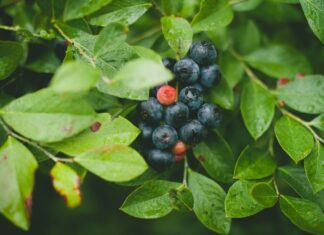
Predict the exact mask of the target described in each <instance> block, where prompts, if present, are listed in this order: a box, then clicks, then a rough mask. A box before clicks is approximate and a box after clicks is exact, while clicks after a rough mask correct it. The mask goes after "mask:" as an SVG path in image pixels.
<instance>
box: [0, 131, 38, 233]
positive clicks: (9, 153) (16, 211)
mask: <svg viewBox="0 0 324 235" xmlns="http://www.w3.org/2000/svg"><path fill="white" fill-rule="evenodd" d="M36 168H37V162H36V160H35V158H34V156H33V155H32V154H31V152H30V151H29V150H28V149H27V148H26V147H25V146H24V145H23V144H21V143H20V142H19V141H18V140H16V139H14V138H12V137H9V138H8V139H7V141H6V142H5V143H4V145H3V146H2V147H1V148H0V212H1V213H2V214H3V215H4V216H5V217H7V218H8V219H9V220H10V221H11V222H12V223H14V224H15V225H17V226H18V227H20V228H22V229H24V230H27V229H28V227H29V219H30V216H31V209H32V191H33V187H34V173H35V170H36Z"/></svg>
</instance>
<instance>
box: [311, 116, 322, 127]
mask: <svg viewBox="0 0 324 235" xmlns="http://www.w3.org/2000/svg"><path fill="white" fill-rule="evenodd" d="M310 124H311V125H312V126H314V127H316V128H318V129H319V130H321V131H324V114H322V115H319V116H318V117H316V118H314V119H313V120H312V121H311V122H310Z"/></svg>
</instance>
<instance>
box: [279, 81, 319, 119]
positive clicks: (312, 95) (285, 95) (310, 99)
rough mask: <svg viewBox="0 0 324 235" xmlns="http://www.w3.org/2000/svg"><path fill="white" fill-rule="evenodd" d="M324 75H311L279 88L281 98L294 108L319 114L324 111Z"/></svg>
mask: <svg viewBox="0 0 324 235" xmlns="http://www.w3.org/2000/svg"><path fill="white" fill-rule="evenodd" d="M323 90H324V76H323V75H309V76H306V77H303V79H296V80H294V81H291V82H289V83H288V84H287V85H285V86H283V87H282V88H280V89H278V91H277V93H278V96H279V99H281V100H283V101H284V102H285V104H287V105H288V106H289V107H291V108H292V109H294V110H297V111H299V112H303V113H311V114H318V113H323V112H324V92H323Z"/></svg>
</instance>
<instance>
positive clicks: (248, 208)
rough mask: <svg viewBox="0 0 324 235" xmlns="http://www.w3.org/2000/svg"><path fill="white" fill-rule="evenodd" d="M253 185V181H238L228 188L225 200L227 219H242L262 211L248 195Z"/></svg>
mask: <svg viewBox="0 0 324 235" xmlns="http://www.w3.org/2000/svg"><path fill="white" fill-rule="evenodd" d="M254 184H255V182H253V181H247V180H238V181H236V182H235V183H234V184H233V185H232V186H231V187H230V188H229V190H228V192H227V195H226V199H225V212H226V216H227V217H231V218H244V217H248V216H251V215H254V214H256V213H258V212H260V211H261V210H263V209H264V207H263V206H262V205H261V204H259V203H258V202H257V201H255V200H254V199H253V197H252V195H251V194H250V191H251V189H252V187H253V185H254Z"/></svg>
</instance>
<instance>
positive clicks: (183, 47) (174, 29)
mask: <svg viewBox="0 0 324 235" xmlns="http://www.w3.org/2000/svg"><path fill="white" fill-rule="evenodd" d="M161 25H162V32H163V35H164V38H165V40H166V41H167V42H168V44H169V46H170V47H171V48H172V49H173V50H174V51H175V52H177V53H178V54H179V55H180V57H183V56H185V55H186V54H187V52H188V50H189V47H190V45H191V42H192V36H193V32H192V29H191V26H190V24H189V23H188V21H187V20H185V19H183V18H180V17H174V16H164V17H162V18H161Z"/></svg>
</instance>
